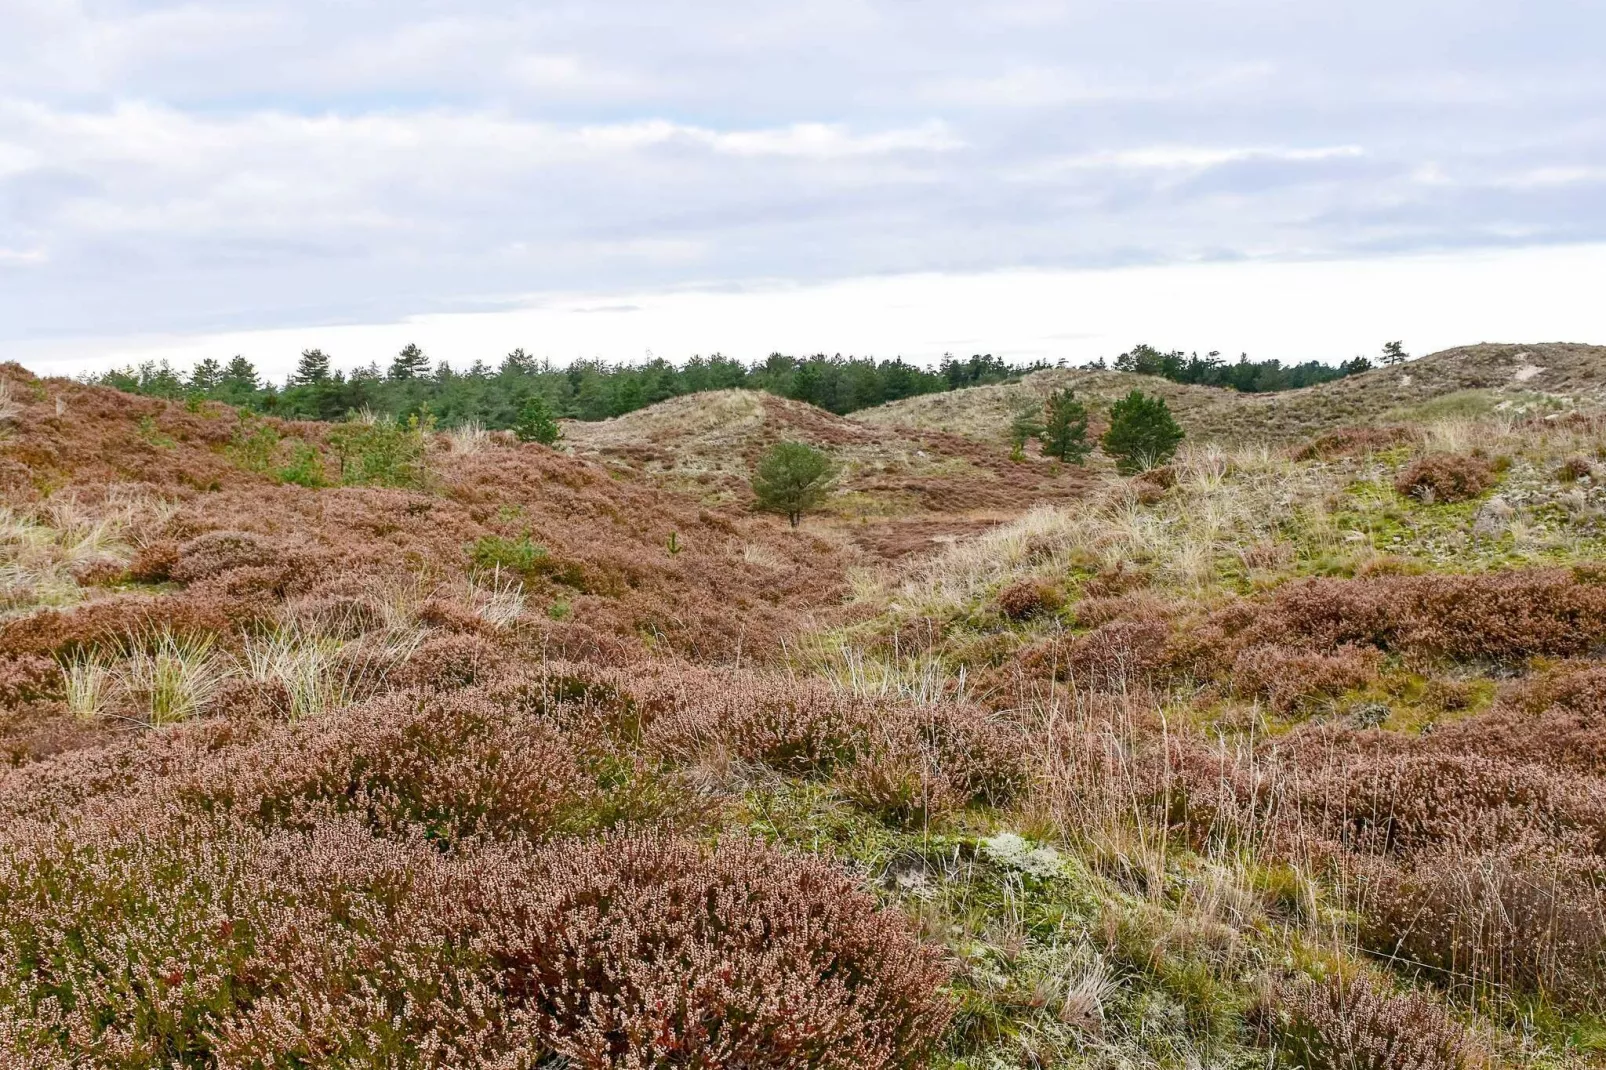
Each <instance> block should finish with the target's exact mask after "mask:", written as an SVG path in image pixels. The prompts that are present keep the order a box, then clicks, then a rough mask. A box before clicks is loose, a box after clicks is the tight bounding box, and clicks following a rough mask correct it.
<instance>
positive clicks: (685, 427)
mask: <svg viewBox="0 0 1606 1070" xmlns="http://www.w3.org/2000/svg"><path fill="white" fill-rule="evenodd" d="M563 426H564V436H565V441H566V443H567V448H568V449H569V450H571V451H572V452H573V453H574V454H575V455H576V456H578V457H582V458H585V459H587V460H590V461H594V462H596V463H598V464H601V465H604V466H606V467H607V468H609V469H610V470H611V471H614V472H616V473H619V474H621V475H623V476H626V477H628V478H639V479H644V480H647V481H649V482H651V483H653V484H655V485H657V486H659V487H661V488H664V489H668V490H673V491H676V492H679V493H681V494H683V495H690V496H692V497H694V498H696V499H698V500H700V501H703V502H706V503H709V504H723V505H730V504H735V505H739V506H744V507H745V506H746V505H748V504H750V502H751V500H752V494H751V491H750V489H749V486H748V481H749V479H750V477H751V475H752V467H753V465H754V464H755V463H756V462H757V460H758V458H759V456H760V455H761V454H762V453H763V452H764V450H765V449H766V448H768V447H769V446H770V445H771V444H773V443H775V442H777V441H781V440H783V439H793V440H798V441H803V442H808V443H810V444H811V445H815V446H818V447H821V448H824V449H827V450H829V451H830V452H831V453H832V455H833V456H834V457H835V458H836V459H837V461H838V463H839V464H840V465H841V473H840V476H839V478H838V481H837V485H836V490H835V492H834V493H833V494H832V496H831V497H830V499H829V500H828V501H827V503H826V505H825V507H824V512H825V514H826V516H827V517H828V518H831V519H834V520H835V521H837V523H836V524H835V525H834V529H835V530H837V531H840V532H843V533H845V534H846V535H847V536H848V537H849V538H850V539H851V540H852V541H853V542H854V543H855V544H857V545H859V546H860V547H861V548H863V549H865V550H867V551H869V552H870V553H872V554H873V555H874V556H878V557H886V556H892V557H896V556H901V555H902V554H904V553H907V552H910V551H911V550H916V549H920V548H923V547H926V546H929V545H930V542H931V540H932V539H933V538H938V539H943V538H948V537H951V536H953V535H955V534H958V533H962V532H968V531H974V530H979V529H980V528H981V527H983V526H986V525H989V524H992V523H996V522H997V521H999V520H1001V519H1004V518H1007V517H1011V516H1014V515H1017V514H1018V513H1019V512H1020V511H1021V510H1023V509H1025V508H1027V507H1029V506H1031V505H1033V504H1037V503H1043V502H1066V501H1072V500H1075V499H1077V498H1079V497H1080V496H1081V495H1083V494H1084V493H1086V491H1087V488H1088V486H1089V485H1090V484H1089V480H1090V476H1089V474H1088V473H1087V472H1086V471H1084V470H1081V469H1076V468H1068V467H1066V466H1063V465H1059V464H1055V463H1052V462H1049V461H1046V460H1044V459H1043V458H1041V457H1037V456H1031V457H1028V458H1027V459H1025V460H1022V461H1012V460H1010V458H1009V457H1008V455H1007V451H1006V450H1005V449H1003V448H1001V447H1000V446H997V445H994V444H992V443H988V442H979V441H977V440H975V439H973V438H970V437H967V436H964V435H956V434H951V433H948V432H946V431H941V430H925V429H918V428H906V427H899V426H891V425H888V426H876V425H868V424H865V423H860V422H857V421H854V420H851V419H847V418H845V417H841V416H836V415H833V414H832V413H829V412H826V411H825V410H823V409H819V408H816V407H814V406H812V405H807V404H804V403H803V402H799V401H791V400H788V399H786V398H780V397H776V396H774V395H772V394H766V393H761V392H758V391H751V390H722V391H717V392H713V393H704V394H691V395H687V396H685V397H679V398H673V399H670V400H668V401H664V402H660V403H658V404H656V405H652V406H649V407H647V408H645V409H640V410H638V411H636V412H632V413H628V414H626V415H624V416H619V417H616V418H614V419H611V420H604V421H600V422H595V423H582V422H579V421H565V423H564V425H563Z"/></svg>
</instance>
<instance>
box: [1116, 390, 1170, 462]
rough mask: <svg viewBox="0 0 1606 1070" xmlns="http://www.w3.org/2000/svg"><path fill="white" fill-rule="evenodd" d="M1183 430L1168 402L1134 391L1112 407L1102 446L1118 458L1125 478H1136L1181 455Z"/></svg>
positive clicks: (1117, 460)
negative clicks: (1172, 413)
mask: <svg viewBox="0 0 1606 1070" xmlns="http://www.w3.org/2000/svg"><path fill="white" fill-rule="evenodd" d="M1181 442H1182V428H1180V427H1178V426H1177V422H1176V420H1174V419H1172V418H1171V410H1170V409H1169V408H1168V407H1167V406H1166V403H1165V399H1164V398H1161V397H1150V396H1148V395H1147V394H1145V393H1143V392H1142V391H1141V390H1134V391H1132V393H1130V394H1128V395H1127V396H1126V397H1124V398H1122V399H1121V400H1120V401H1117V402H1116V403H1115V404H1114V405H1111V406H1110V428H1109V430H1108V431H1106V432H1104V437H1103V438H1101V439H1100V440H1099V444H1100V445H1101V446H1103V447H1104V452H1105V453H1108V454H1109V455H1110V456H1111V457H1113V458H1115V467H1116V469H1117V470H1118V471H1119V472H1121V473H1122V474H1123V475H1136V474H1137V473H1139V472H1145V471H1147V470H1149V469H1150V468H1154V467H1156V466H1157V465H1162V464H1164V463H1165V462H1166V461H1169V460H1170V459H1171V456H1172V454H1174V453H1176V452H1177V446H1178V445H1179V444H1180V443H1181Z"/></svg>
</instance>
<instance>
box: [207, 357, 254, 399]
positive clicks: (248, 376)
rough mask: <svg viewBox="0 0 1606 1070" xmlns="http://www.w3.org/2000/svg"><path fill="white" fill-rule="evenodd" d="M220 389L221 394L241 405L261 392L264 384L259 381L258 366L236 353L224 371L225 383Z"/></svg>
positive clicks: (220, 385) (220, 384) (223, 382)
mask: <svg viewBox="0 0 1606 1070" xmlns="http://www.w3.org/2000/svg"><path fill="white" fill-rule="evenodd" d="M218 388H219V390H218V392H219V393H220V394H222V395H223V396H224V397H226V398H228V399H229V400H230V401H233V402H235V403H236V404H239V403H241V402H244V401H246V400H248V399H249V398H250V397H251V395H253V394H255V393H256V392H257V391H258V390H260V389H261V388H262V384H261V383H259V382H258V381H257V370H256V366H255V365H254V364H252V363H251V362H250V361H248V360H246V359H245V358H244V357H243V356H241V355H240V354H238V353H236V354H235V355H234V357H233V358H232V359H231V360H230V361H229V363H228V365H227V366H226V367H225V368H224V369H223V381H222V382H220V383H219V384H218Z"/></svg>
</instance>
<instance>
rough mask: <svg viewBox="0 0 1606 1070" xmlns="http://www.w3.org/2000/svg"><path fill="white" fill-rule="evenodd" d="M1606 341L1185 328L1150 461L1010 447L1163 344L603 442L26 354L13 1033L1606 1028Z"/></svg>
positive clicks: (307, 1061)
mask: <svg viewBox="0 0 1606 1070" xmlns="http://www.w3.org/2000/svg"><path fill="white" fill-rule="evenodd" d="M1603 353H1606V350H1602V349H1596V348H1590V347H1547V346H1530V347H1469V348H1468V349H1464V350H1454V351H1449V352H1448V353H1445V354H1436V355H1435V356H1433V357H1430V358H1425V359H1424V360H1423V361H1420V362H1417V363H1414V364H1412V365H1409V366H1407V367H1405V368H1401V369H1389V370H1385V371H1383V372H1379V373H1373V374H1371V375H1369V376H1362V377H1358V378H1356V379H1354V380H1350V381H1347V382H1345V383H1342V384H1334V387H1335V388H1336V387H1342V388H1343V389H1341V390H1340V389H1334V388H1328V389H1317V390H1312V391H1305V392H1301V393H1300V394H1299V395H1289V396H1278V397H1250V396H1245V395H1230V394H1223V393H1221V392H1217V391H1210V390H1198V389H1193V388H1185V387H1176V386H1174V385H1173V384H1169V383H1164V382H1158V381H1154V380H1140V381H1138V382H1141V383H1142V385H1144V386H1145V387H1148V388H1152V389H1154V390H1157V391H1160V392H1163V393H1165V394H1166V396H1168V397H1170V398H1172V399H1173V401H1174V403H1175V405H1176V408H1177V409H1178V411H1179V413H1180V414H1181V415H1182V416H1183V419H1184V421H1185V422H1186V423H1188V425H1189V426H1190V428H1191V429H1192V430H1193V432H1194V436H1193V439H1192V440H1191V441H1189V442H1186V443H1184V445H1183V447H1182V449H1181V451H1180V452H1179V453H1178V454H1177V456H1176V457H1175V458H1174V459H1173V460H1172V461H1171V462H1170V463H1169V464H1168V465H1167V466H1165V468H1164V469H1163V470H1160V471H1156V472H1151V473H1145V474H1144V475H1140V476H1136V477H1131V478H1126V477H1121V476H1118V475H1116V474H1115V472H1114V471H1113V470H1112V469H1111V468H1110V467H1109V465H1108V462H1107V461H1106V460H1104V459H1102V458H1095V459H1094V463H1093V464H1091V465H1089V466H1088V467H1087V468H1086V469H1071V468H1065V467H1064V466H1059V465H1055V464H1052V463H1050V462H1047V461H1045V460H1042V459H1041V458H1037V457H1032V456H1029V457H1027V458H1025V459H1022V460H1019V461H1012V460H1010V459H1009V457H1008V456H1007V454H1006V451H1005V450H1004V448H1003V446H1002V444H1001V443H999V442H997V441H996V440H990V436H991V435H993V434H994V431H995V428H996V425H997V424H1001V423H1003V422H1005V421H1006V420H1007V416H1008V415H1009V414H1010V413H1011V412H1012V411H1013V406H1014V404H1016V403H1018V402H1020V401H1023V400H1027V399H1031V398H1035V397H1036V396H1037V395H1038V394H1039V393H1040V392H1042V391H1044V390H1046V389H1048V388H1049V387H1051V386H1052V385H1053V384H1054V383H1055V382H1059V381H1064V380H1066V379H1067V378H1069V377H1070V376H1072V375H1079V374H1080V375H1082V377H1081V378H1078V379H1076V380H1075V381H1076V382H1077V383H1078V384H1080V388H1081V389H1082V390H1084V392H1086V393H1087V394H1089V395H1091V396H1094V397H1096V398H1100V399H1107V398H1109V397H1112V396H1115V395H1117V394H1119V393H1121V392H1124V391H1125V390H1127V389H1130V387H1131V386H1132V385H1133V384H1134V381H1135V380H1134V377H1130V376H1123V375H1119V374H1116V373H1103V374H1091V375H1087V374H1083V373H1066V372H1054V373H1045V374H1043V375H1041V376H1037V377H1033V378H1032V379H1030V380H1028V381H1027V382H1026V383H1024V384H1020V385H1018V386H1015V387H1012V388H981V389H977V390H972V391H968V392H962V393H956V394H953V395H946V396H939V397H933V398H922V399H917V400H916V401H913V402H903V403H899V404H898V405H894V406H888V407H887V408H886V409H884V410H883V411H882V412H880V413H874V414H871V415H870V416H869V417H868V418H866V419H864V420H857V419H844V418H840V417H836V416H832V415H830V414H828V413H824V412H821V411H820V410H818V409H814V408H811V407H809V406H806V405H800V404H797V403H794V402H788V401H784V400H781V399H778V398H773V397H768V396H765V395H759V394H752V393H744V392H727V393H722V394H705V395H700V396H694V397H687V398H682V399H678V400H674V401H670V402H665V403H663V404H661V405H658V406H654V407H652V408H648V409H645V410H642V411H640V412H636V413H632V414H631V415H629V416H626V417H621V418H619V419H617V420H613V421H608V422H606V423H601V424H591V425H580V424H570V425H568V427H567V431H568V434H569V442H568V445H567V446H565V447H564V448H563V449H552V448H548V447H545V446H541V445H536V444H533V443H519V442H517V441H516V440H515V439H514V437H513V436H511V435H509V434H507V433H502V432H490V433H488V432H484V431H482V430H478V429H475V428H458V429H455V430H453V431H450V432H435V431H432V430H430V429H429V427H428V425H427V424H424V425H419V424H416V423H415V424H412V425H408V424H398V423H396V422H394V421H390V420H386V419H379V418H368V419H352V420H349V421H346V422H343V423H339V424H326V423H315V422H287V421H280V420H275V419H271V418H265V417H262V416H258V415H254V414H251V413H249V412H244V411H241V410H237V409H233V408H229V407H227V406H224V405H221V404H217V403H211V402H204V401H195V402H191V403H186V402H183V401H164V400H158V399H154V398H149V397H134V396H129V395H125V394H121V393H118V392H117V391H115V390H111V389H106V388H103V387H93V386H86V385H85V384H82V383H76V382H72V381H69V380H63V379H40V378H36V377H34V376H32V375H30V374H28V373H27V372H26V371H24V370H23V369H21V368H18V367H17V366H15V365H0V494H3V498H0V1065H4V1066H5V1067H7V1068H8V1070H9V1068H10V1067H13V1066H15V1067H18V1068H19V1070H65V1068H67V1067H74V1068H76V1067H88V1068H91V1070H168V1068H170V1067H174V1066H189V1067H197V1068H207V1067H224V1066H241V1067H244V1066H261V1067H266V1066H297V1067H308V1068H312V1067H329V1068H333V1067H342V1068H344V1067H364V1068H378V1067H386V1068H390V1070H426V1068H430V1067H442V1066H451V1067H463V1068H464V1070H508V1068H511V1067H540V1066H560V1065H561V1066H571V1067H576V1068H581V1067H584V1068H587V1070H615V1068H618V1067H625V1066H637V1067H645V1066H652V1067H684V1066H691V1065H696V1066H701V1067H706V1068H707V1070H796V1068H798V1067H810V1068H813V1070H976V1068H979V1067H988V1068H994V1070H1035V1068H1039V1067H1044V1066H1064V1067H1069V1068H1072V1070H1103V1068H1109V1067H1117V1066H1119V1067H1204V1066H1210V1067H1224V1068H1225V1067H1245V1068H1247V1067H1258V1068H1266V1070H1272V1068H1275V1070H1297V1068H1300V1067H1317V1068H1322V1070H1331V1068H1334V1067H1338V1066H1345V1067H1348V1066H1350V1065H1352V1064H1353V1065H1361V1064H1362V1062H1364V1064H1365V1065H1367V1066H1376V1067H1393V1066H1410V1067H1413V1068H1418V1070H1488V1068H1491V1067H1496V1066H1498V1067H1507V1066H1509V1067H1519V1066H1520V1067H1535V1068H1541V1070H1574V1068H1577V1070H1582V1068H1584V1067H1590V1066H1599V1065H1600V1060H1601V1058H1602V1056H1603V1055H1606V836H1603V834H1602V829H1603V828H1606V823H1603V821H1606V819H1603V813H1606V802H1603V800H1606V659H1603V652H1606V569H1603V567H1602V561H1603V560H1606V413H1602V412H1600V411H1598V409H1597V407H1596V404H1595V403H1596V402H1597V401H1598V400H1599V398H1600V395H1599V389H1600V378H1601V371H1602V368H1601V364H1600V358H1601V355H1602V354H1603ZM1009 390H1013V391H1015V393H1014V394H1013V395H1011V394H1010V393H1009V392H1008V391H1009ZM1507 403H1510V404H1509V405H1507V411H1509V410H1510V409H1513V408H1517V407H1521V406H1532V410H1531V411H1529V412H1528V414H1527V418H1523V419H1507V418H1504V413H1502V412H1501V411H1500V410H1499V408H1498V407H1499V406H1501V405H1503V404H1507ZM1568 406H1572V407H1574V408H1576V409H1577V410H1579V411H1569V412H1567V413H1566V414H1565V415H1559V416H1555V418H1551V417H1550V416H1543V417H1542V418H1541V414H1543V413H1546V412H1547V410H1548V408H1549V407H1562V408H1566V407H1568ZM889 414H892V415H895V416H898V417H899V420H888V415H889ZM1551 415H1555V414H1551ZM1444 416H1449V417H1452V418H1450V419H1443V418H1441V417H1444ZM900 420H901V421H902V422H899V421H900ZM883 421H885V422H883ZM1365 421H1389V422H1395V421H1398V422H1400V423H1402V424H1404V425H1405V426H1399V427H1389V428H1387V429H1386V430H1383V431H1381V432H1379V433H1374V434H1366V433H1359V434H1353V435H1350V434H1346V435H1335V436H1327V437H1326V439H1325V441H1323V442H1321V443H1320V444H1319V448H1315V449H1312V450H1310V451H1290V450H1279V449H1265V448H1260V447H1259V446H1252V447H1244V448H1238V447H1235V446H1233V445H1231V444H1230V442H1229V443H1228V444H1227V445H1220V444H1218V443H1215V442H1210V441H1207V440H1208V439H1209V438H1211V437H1213V436H1219V437H1220V438H1222V439H1223V440H1227V439H1230V438H1232V437H1234V436H1237V435H1239V434H1241V433H1242V432H1243V430H1244V429H1246V428H1247V429H1251V430H1252V429H1256V428H1259V429H1261V430H1262V431H1265V429H1266V428H1271V429H1272V430H1273V431H1275V432H1276V433H1277V435H1280V436H1283V437H1293V436H1294V434H1295V432H1296V431H1298V432H1299V433H1301V434H1308V433H1309V432H1310V431H1313V430H1316V429H1320V428H1325V427H1330V426H1332V425H1333V424H1335V423H1354V422H1365ZM911 425H917V426H911ZM920 425H923V426H920ZM961 432H963V433H961ZM781 438H801V439H805V440H808V441H812V442H815V443H816V444H818V445H822V446H826V447H829V448H830V449H832V450H833V451H834V452H835V453H837V455H838V456H839V457H840V458H841V459H842V461H843V463H844V469H845V471H844V474H843V480H842V485H841V487H840V488H839V490H838V493H837V495H836V497H835V498H834V499H833V501H832V502H831V504H830V507H829V509H828V510H827V511H826V512H825V513H824V514H823V515H811V516H809V517H808V518H807V519H806V520H805V522H804V524H803V526H802V527H801V528H799V529H796V530H793V529H790V528H789V527H788V526H787V524H786V521H785V520H784V519H782V518H778V517H772V516H762V515H755V514H753V513H751V512H750V510H748V508H747V501H746V498H745V481H746V477H747V474H748V471H749V468H750V466H751V464H752V461H753V459H754V458H755V457H756V456H758V454H759V453H760V452H761V451H762V450H763V449H764V448H765V446H766V445H767V444H768V443H770V442H772V441H775V440H778V439H781ZM566 451H567V452H566ZM1357 1059H1359V1060H1360V1062H1357Z"/></svg>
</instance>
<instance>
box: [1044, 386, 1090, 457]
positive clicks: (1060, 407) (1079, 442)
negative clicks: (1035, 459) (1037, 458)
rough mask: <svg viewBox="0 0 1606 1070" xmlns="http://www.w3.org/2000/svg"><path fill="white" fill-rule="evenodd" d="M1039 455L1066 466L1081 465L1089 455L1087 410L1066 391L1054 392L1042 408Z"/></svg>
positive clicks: (1074, 396) (1073, 395) (1072, 394)
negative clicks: (1053, 459)
mask: <svg viewBox="0 0 1606 1070" xmlns="http://www.w3.org/2000/svg"><path fill="white" fill-rule="evenodd" d="M1042 435H1043V452H1044V453H1045V454H1047V455H1048V456H1050V457H1053V458H1055V459H1057V460H1060V461H1065V462H1067V463H1070V464H1082V463H1083V462H1085V461H1086V460H1087V455H1088V454H1089V453H1091V452H1092V451H1093V445H1092V443H1090V442H1088V440H1087V406H1085V405H1083V404H1082V403H1081V402H1080V401H1077V400H1076V395H1075V394H1074V393H1072V392H1071V391H1070V390H1056V391H1054V393H1052V394H1050V395H1049V396H1048V401H1047V402H1046V403H1045V404H1044V406H1043V432H1042Z"/></svg>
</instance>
